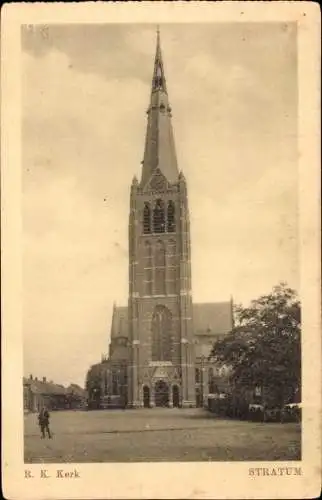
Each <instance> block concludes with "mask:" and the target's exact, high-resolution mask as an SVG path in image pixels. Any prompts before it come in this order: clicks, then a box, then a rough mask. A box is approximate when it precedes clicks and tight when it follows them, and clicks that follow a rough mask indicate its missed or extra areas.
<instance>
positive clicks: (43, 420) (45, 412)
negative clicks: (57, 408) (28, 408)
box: [38, 406, 51, 439]
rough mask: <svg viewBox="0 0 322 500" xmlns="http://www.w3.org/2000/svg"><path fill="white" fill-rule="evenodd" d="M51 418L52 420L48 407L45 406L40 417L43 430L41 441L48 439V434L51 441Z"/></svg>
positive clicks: (40, 425) (39, 420)
mask: <svg viewBox="0 0 322 500" xmlns="http://www.w3.org/2000/svg"><path fill="white" fill-rule="evenodd" d="M49 418H50V415H49V411H48V410H47V408H46V406H44V407H43V408H42V409H41V410H40V412H39V415H38V422H39V427H40V430H41V439H44V438H45V437H46V432H47V435H48V437H49V439H51V432H50V429H49Z"/></svg>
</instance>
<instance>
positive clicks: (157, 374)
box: [87, 32, 233, 408]
mask: <svg viewBox="0 0 322 500" xmlns="http://www.w3.org/2000/svg"><path fill="white" fill-rule="evenodd" d="M171 112H172V111H171V107H170V103H169V95H168V90H167V84H166V78H165V71H164V65H163V60H162V54H161V46H160V34H159V32H158V33H157V44H156V54H155V59H154V68H153V76H152V86H151V95H150V103H149V107H148V111H147V129H146V138H145V148H144V157H143V161H142V169H141V176H140V179H137V178H136V177H134V178H133V180H132V184H131V192H130V213H129V232H128V237H129V296H128V305H127V306H125V307H119V306H116V305H114V307H113V313H112V325H111V337H110V345H109V352H108V356H107V357H104V358H102V360H101V362H100V363H98V364H96V365H93V366H92V367H91V368H90V370H89V372H88V374H87V389H88V394H89V406H91V405H92V407H95V404H96V407H112V406H123V407H127V408H138V407H149V408H152V407H155V406H159V407H180V408H185V407H190V408H191V407H195V406H202V405H203V401H204V399H205V397H207V394H208V393H212V392H215V390H216V387H215V385H216V384H215V381H216V377H215V374H214V370H215V368H214V367H213V366H212V365H211V363H210V362H209V360H208V358H209V354H210V352H211V349H212V346H213V344H214V343H215V342H216V340H218V339H219V338H222V337H223V336H225V335H226V334H227V333H228V332H229V331H230V330H231V329H232V326H233V304H232V300H230V301H227V302H220V303H195V304H194V303H193V301H192V290H191V241H190V221H189V206H188V187H187V182H186V179H185V176H184V173H183V172H182V171H181V170H179V168H178V164H177V157H176V150H175V143H174V134H173V129H172V123H171Z"/></svg>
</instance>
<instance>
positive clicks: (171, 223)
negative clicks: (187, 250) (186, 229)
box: [167, 200, 176, 233]
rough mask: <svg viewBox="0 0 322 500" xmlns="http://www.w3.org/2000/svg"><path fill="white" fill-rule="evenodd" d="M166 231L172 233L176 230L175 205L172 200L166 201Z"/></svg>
mask: <svg viewBox="0 0 322 500" xmlns="http://www.w3.org/2000/svg"><path fill="white" fill-rule="evenodd" d="M167 222H168V232H169V233H174V232H175V230H176V223H175V206H174V203H173V201H172V200H170V201H169V202H168V221H167Z"/></svg>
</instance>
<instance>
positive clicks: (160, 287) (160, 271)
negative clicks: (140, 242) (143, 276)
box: [154, 241, 165, 295]
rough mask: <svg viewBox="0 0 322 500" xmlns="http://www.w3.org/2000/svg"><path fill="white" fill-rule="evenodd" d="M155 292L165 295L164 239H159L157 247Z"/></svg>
mask: <svg viewBox="0 0 322 500" xmlns="http://www.w3.org/2000/svg"><path fill="white" fill-rule="evenodd" d="M154 264H155V294H156V295H165V248H164V243H163V242H162V241H158V242H157V244H156V248H155V256H154Z"/></svg>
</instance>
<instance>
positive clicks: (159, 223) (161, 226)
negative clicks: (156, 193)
mask: <svg viewBox="0 0 322 500" xmlns="http://www.w3.org/2000/svg"><path fill="white" fill-rule="evenodd" d="M153 232H154V233H164V232H165V210H164V203H163V201H162V200H157V201H156V202H155V206H154V210H153Z"/></svg>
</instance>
